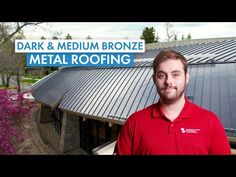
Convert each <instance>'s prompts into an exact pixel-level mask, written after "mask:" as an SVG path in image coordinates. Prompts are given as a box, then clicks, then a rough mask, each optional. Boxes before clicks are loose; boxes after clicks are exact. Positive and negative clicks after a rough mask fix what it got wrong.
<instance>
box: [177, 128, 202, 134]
mask: <svg viewBox="0 0 236 177" xmlns="http://www.w3.org/2000/svg"><path fill="white" fill-rule="evenodd" d="M180 130H181V133H199V131H200V129H199V128H180Z"/></svg>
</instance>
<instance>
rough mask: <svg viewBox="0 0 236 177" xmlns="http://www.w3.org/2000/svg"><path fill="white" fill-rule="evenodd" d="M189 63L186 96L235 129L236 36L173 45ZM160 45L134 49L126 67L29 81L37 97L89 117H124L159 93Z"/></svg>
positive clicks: (71, 71)
mask: <svg viewBox="0 0 236 177" xmlns="http://www.w3.org/2000/svg"><path fill="white" fill-rule="evenodd" d="M171 49H173V50H176V51H179V52H182V53H183V54H184V55H185V57H186V58H187V59H188V62H189V64H190V65H189V73H190V82H189V84H188V87H187V91H186V95H187V96H188V97H189V98H190V100H192V101H193V102H194V103H196V104H198V105H200V106H202V107H204V108H206V109H209V110H211V111H213V112H215V113H216V114H217V115H218V116H219V118H220V120H221V121H222V123H223V125H224V126H225V128H234V129H235V128H236V109H235V105H236V61H235V60H236V50H235V49H236V40H225V41H218V42H212V43H211V42H210V43H206V44H192V45H188V46H178V47H172V48H171ZM160 50H161V49H153V50H149V51H146V52H145V54H142V55H141V54H137V55H136V56H135V57H136V59H137V60H136V64H135V66H134V67H130V68H117V67H114V68H64V69H61V70H59V71H58V72H56V73H54V74H52V75H49V76H48V77H46V78H43V79H42V80H40V81H39V82H37V83H36V84H35V85H34V86H33V96H34V97H35V99H36V100H38V101H40V102H42V103H44V104H46V105H48V106H50V107H55V106H58V107H59V108H60V109H62V110H64V111H68V112H73V113H77V114H82V115H88V116H92V117H101V118H104V120H105V119H106V120H107V121H109V120H118V121H120V122H123V121H124V120H126V119H127V117H128V116H129V115H131V114H132V113H133V112H135V111H137V110H140V109H143V108H145V107H147V106H149V105H151V104H153V103H154V102H156V101H157V100H158V98H159V96H158V94H157V92H156V88H155V86H154V83H153V81H152V72H153V71H152V67H151V64H152V59H153V58H154V57H155V56H156V54H157V53H158V52H159V51H160Z"/></svg>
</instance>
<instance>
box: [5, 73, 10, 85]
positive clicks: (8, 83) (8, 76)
mask: <svg viewBox="0 0 236 177" xmlns="http://www.w3.org/2000/svg"><path fill="white" fill-rule="evenodd" d="M6 77H7V78H6V88H9V86H10V79H11V74H9V75H8V74H7V76H6Z"/></svg>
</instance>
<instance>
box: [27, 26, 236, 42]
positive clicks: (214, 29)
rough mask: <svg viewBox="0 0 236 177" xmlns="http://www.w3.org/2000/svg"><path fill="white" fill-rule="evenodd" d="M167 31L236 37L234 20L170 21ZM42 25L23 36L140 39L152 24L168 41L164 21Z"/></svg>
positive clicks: (195, 37)
mask: <svg viewBox="0 0 236 177" xmlns="http://www.w3.org/2000/svg"><path fill="white" fill-rule="evenodd" d="M169 23H170V24H171V25H172V27H171V30H170V32H174V33H175V34H177V36H178V39H179V40H180V39H181V36H182V35H184V36H185V37H186V36H187V35H188V34H189V33H190V34H191V36H192V39H205V38H218V37H236V22H230V23H229V22H169ZM40 26H41V27H37V28H35V27H26V28H25V29H24V34H25V36H26V39H40V38H41V37H42V36H44V37H45V38H46V39H51V38H52V36H58V37H59V38H61V39H63V38H65V36H66V35H67V34H70V35H71V36H72V39H86V37H87V36H91V37H92V39H139V38H140V36H141V34H142V32H143V29H144V28H145V27H154V29H155V32H156V34H157V35H158V37H159V41H160V42H165V41H167V35H166V22H155V23H154V22H97V23H96V22H45V23H42V24H40Z"/></svg>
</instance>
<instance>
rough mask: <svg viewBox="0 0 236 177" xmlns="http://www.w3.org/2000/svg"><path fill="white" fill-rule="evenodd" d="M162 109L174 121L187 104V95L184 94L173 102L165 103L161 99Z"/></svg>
mask: <svg viewBox="0 0 236 177" xmlns="http://www.w3.org/2000/svg"><path fill="white" fill-rule="evenodd" d="M160 104H161V109H162V111H163V112H164V114H165V115H166V117H167V118H168V119H169V120H170V121H172V122H173V121H174V120H175V119H176V118H177V117H178V116H179V114H180V112H181V111H182V109H183V107H184V104H185V97H184V96H182V97H181V98H180V99H179V100H177V101H176V102H174V103H171V104H165V103H164V102H162V100H160Z"/></svg>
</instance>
